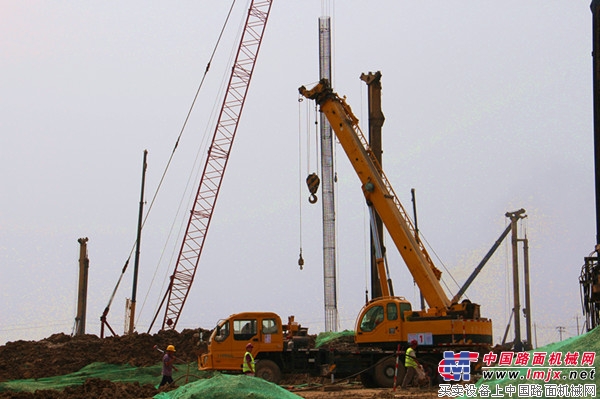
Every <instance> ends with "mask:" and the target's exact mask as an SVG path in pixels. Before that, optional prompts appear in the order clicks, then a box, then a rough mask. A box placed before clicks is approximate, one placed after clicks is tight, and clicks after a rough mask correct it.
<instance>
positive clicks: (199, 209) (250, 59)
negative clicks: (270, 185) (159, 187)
mask: <svg viewBox="0 0 600 399" xmlns="http://www.w3.org/2000/svg"><path fill="white" fill-rule="evenodd" d="M271 4H272V0H256V1H254V0H253V1H252V3H251V4H250V8H249V10H248V16H247V18H246V23H245V26H244V32H243V34H242V37H241V39H240V44H239V47H238V50H237V55H236V57H235V61H234V64H233V68H232V70H231V76H230V77H229V84H228V86H227V91H226V94H225V98H224V99H223V105H222V107H221V111H220V114H219V119H218V122H217V126H216V129H215V132H214V135H213V138H212V143H211V145H210V148H209V150H208V156H207V158H206V163H205V165H204V171H203V173H202V177H201V179H200V184H199V186H198V191H197V193H196V199H195V201H194V204H193V207H192V210H191V212H190V218H189V221H188V225H187V228H186V232H185V236H184V238H183V243H182V245H181V249H180V251H179V256H178V259H177V263H176V265H175V271H174V272H173V274H172V275H171V281H170V284H169V287H168V288H167V292H166V294H165V297H164V298H163V302H162V303H161V308H162V305H163V304H164V302H165V299H166V301H167V305H166V309H165V315H164V319H163V323H162V329H165V328H171V329H174V328H175V326H176V325H177V322H178V320H179V317H180V315H181V310H182V308H183V305H184V304H185V301H186V299H187V296H188V293H189V290H190V288H191V286H192V282H193V281H194V275H195V274H196V269H197V267H198V262H199V260H200V254H201V253H202V248H203V246H204V240H205V238H206V233H207V231H208V227H209V225H210V221H211V218H212V215H213V210H214V207H215V203H216V201H217V196H218V195H219V189H220V187H221V182H222V180H223V175H224V173H225V168H226V166H227V161H228V159H229V153H230V151H231V147H232V145H233V140H234V138H235V133H236V131H237V127H238V123H239V120H240V116H241V113H242V108H243V107H244V101H245V99H246V94H247V92H248V86H249V85H250V79H251V78H252V72H253V71H254V65H255V64H256V58H257V56H258V51H259V49H260V45H261V42H262V38H263V34H264V30H265V27H266V24H267V19H268V17H269V12H270V11H271ZM158 312H160V308H159V310H158Z"/></svg>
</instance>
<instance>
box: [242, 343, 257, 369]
mask: <svg viewBox="0 0 600 399" xmlns="http://www.w3.org/2000/svg"><path fill="white" fill-rule="evenodd" d="M252 348H254V345H252V343H250V342H248V344H247V345H246V353H244V363H242V372H243V373H244V374H246V375H249V376H251V377H254V373H255V372H256V367H255V366H254V364H255V362H254V356H252Z"/></svg>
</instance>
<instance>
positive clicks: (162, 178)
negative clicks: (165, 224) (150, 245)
mask: <svg viewBox="0 0 600 399" xmlns="http://www.w3.org/2000/svg"><path fill="white" fill-rule="evenodd" d="M235 2H236V0H233V1H232V3H231V6H230V8H229V11H228V13H227V17H226V18H225V22H224V23H223V26H222V28H221V31H220V33H219V37H218V38H217V42H216V43H215V46H214V48H213V51H212V53H211V55H210V58H209V60H208V63H207V64H206V68H205V70H204V73H203V75H202V79H201V80H200V84H199V85H198V89H197V90H196V93H195V95H194V99H193V100H192V104H191V105H190V108H189V110H188V112H187V115H186V117H185V120H184V122H183V125H182V127H181V130H180V131H179V135H178V136H177V140H176V141H175V145H174V146H173V150H172V151H171V155H170V157H169V160H168V161H167V164H166V166H165V168H164V171H163V174H162V176H161V178H160V181H159V183H158V186H157V188H156V191H155V192H154V195H153V197H152V200H151V201H150V205H149V206H148V210H147V211H146V216H145V217H144V220H143V222H142V229H143V227H144V225H145V224H146V220H147V219H148V216H149V215H150V211H151V210H152V207H153V205H154V202H155V201H156V198H157V196H158V193H159V191H160V188H161V187H162V184H163V182H164V179H165V177H166V175H167V171H168V170H169V166H170V165H171V162H172V160H173V156H174V155H175V151H176V149H177V147H178V145H179V141H180V140H181V137H182V136H183V132H184V130H185V128H186V126H187V123H188V121H189V119H190V116H191V114H192V110H193V109H194V105H195V104H196V100H197V99H198V96H199V94H200V90H201V89H202V87H203V85H204V80H205V79H206V76H207V74H208V71H209V70H210V65H211V63H212V60H213V58H214V56H215V53H216V51H217V48H218V47H219V44H220V42H221V38H222V37H223V32H224V31H225V27H226V26H227V23H228V21H229V17H230V16H231V12H232V10H233V7H234V5H235ZM136 245H137V240H135V241H134V242H133V245H132V246H131V250H130V251H129V256H128V257H127V260H126V261H125V264H124V265H123V268H122V269H121V275H120V276H119V279H118V280H117V283H116V285H115V288H114V290H113V292H112V295H111V296H110V299H109V301H108V304H107V305H106V308H105V309H104V312H103V314H102V317H101V319H103V320H105V319H106V316H107V314H108V312H109V310H110V306H111V305H112V302H113V300H114V297H115V294H116V292H117V290H118V288H119V285H120V284H121V280H122V279H123V275H124V274H125V272H126V271H127V266H128V265H129V261H130V259H131V256H132V254H133V251H134V250H135V247H136ZM144 303H145V301H144ZM142 309H143V306H142ZM142 309H140V312H141V310H142Z"/></svg>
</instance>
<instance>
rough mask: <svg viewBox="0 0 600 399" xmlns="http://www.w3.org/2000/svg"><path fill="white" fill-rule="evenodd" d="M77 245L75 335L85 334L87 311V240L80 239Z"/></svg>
mask: <svg viewBox="0 0 600 399" xmlns="http://www.w3.org/2000/svg"><path fill="white" fill-rule="evenodd" d="M77 242H78V243H79V289H78V292H77V316H76V317H75V335H84V334H85V318H86V309H87V288H88V269H89V268H90V260H89V259H88V254H87V242H88V238H87V237H85V238H80V239H78V240H77Z"/></svg>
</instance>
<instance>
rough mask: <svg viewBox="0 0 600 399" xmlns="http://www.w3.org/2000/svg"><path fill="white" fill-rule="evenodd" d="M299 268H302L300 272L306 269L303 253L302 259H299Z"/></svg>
mask: <svg viewBox="0 0 600 399" xmlns="http://www.w3.org/2000/svg"><path fill="white" fill-rule="evenodd" d="M298 266H300V270H302V269H304V258H303V257H302V252H300V257H299V258H298Z"/></svg>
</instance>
